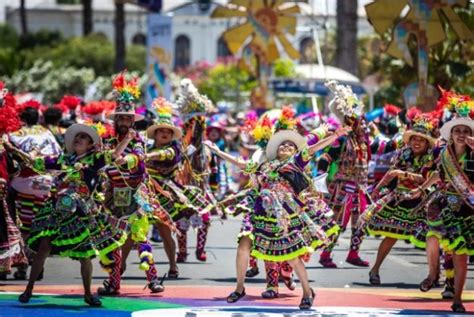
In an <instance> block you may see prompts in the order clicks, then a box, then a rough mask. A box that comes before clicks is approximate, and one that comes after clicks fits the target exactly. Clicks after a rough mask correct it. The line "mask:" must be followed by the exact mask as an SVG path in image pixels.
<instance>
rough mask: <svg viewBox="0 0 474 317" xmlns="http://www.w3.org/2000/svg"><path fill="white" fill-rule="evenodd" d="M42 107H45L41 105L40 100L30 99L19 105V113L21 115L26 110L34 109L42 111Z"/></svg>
mask: <svg viewBox="0 0 474 317" xmlns="http://www.w3.org/2000/svg"><path fill="white" fill-rule="evenodd" d="M42 107H43V105H42V104H41V102H39V101H38V100H34V99H30V100H28V101H25V102H23V103H21V104H19V105H18V112H19V113H21V112H22V111H24V110H25V109H26V108H33V109H36V110H38V111H40V110H41V108H42Z"/></svg>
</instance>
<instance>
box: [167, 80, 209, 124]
mask: <svg viewBox="0 0 474 317" xmlns="http://www.w3.org/2000/svg"><path fill="white" fill-rule="evenodd" d="M180 87H181V93H180V94H179V95H178V98H177V101H176V107H177V110H178V111H179V113H180V115H181V116H182V117H183V120H184V121H188V120H189V119H191V118H192V117H195V116H205V115H206V114H207V113H210V112H213V111H215V109H214V106H213V105H212V102H211V101H210V100H209V99H208V98H207V97H206V96H204V95H201V94H200V93H199V91H198V90H197V88H196V87H195V86H194V85H193V83H192V81H191V80H190V79H188V78H185V79H183V80H182V81H181V84H180Z"/></svg>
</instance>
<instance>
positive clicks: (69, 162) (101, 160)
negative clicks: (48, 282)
mask: <svg viewBox="0 0 474 317" xmlns="http://www.w3.org/2000/svg"><path fill="white" fill-rule="evenodd" d="M96 129H100V127H96V128H93V127H91V126H87V125H83V124H74V125H72V126H70V127H69V128H68V129H67V131H66V133H65V145H66V152H67V154H66V155H64V156H60V157H45V158H38V159H36V160H34V161H33V160H32V163H33V167H34V168H35V169H36V170H38V171H45V170H59V171H60V174H59V175H58V176H57V177H56V182H57V184H56V189H57V193H56V195H55V196H54V197H51V198H50V199H49V200H48V201H47V204H46V206H45V207H44V208H43V209H41V210H40V212H39V213H38V215H37V216H36V217H35V219H34V221H33V224H32V229H31V235H30V238H29V239H28V245H29V246H30V248H32V249H33V250H35V251H37V253H36V255H35V258H34V262H33V265H32V268H31V273H30V279H29V282H28V285H27V287H26V290H25V291H24V292H23V293H22V294H21V295H20V297H19V301H20V302H22V303H27V302H28V301H29V300H30V298H31V296H32V294H33V287H34V284H35V281H36V279H37V277H38V275H39V274H40V272H41V270H42V269H43V266H44V262H45V260H46V258H47V257H48V256H49V254H51V253H52V254H59V255H60V256H64V257H70V258H72V259H77V260H79V261H80V262H81V276H82V283H83V286H84V301H85V302H86V303H87V304H89V305H90V306H101V305H102V303H101V301H100V300H99V299H98V298H97V297H95V296H93V295H92V293H91V279H92V262H91V258H93V257H94V256H97V255H98V256H99V257H100V259H101V261H102V262H104V261H105V262H108V263H109V262H110V260H109V259H108V257H107V254H108V253H110V252H111V251H113V250H115V249H117V248H120V246H121V245H122V244H123V243H124V242H125V240H126V238H127V235H126V234H125V232H124V231H123V230H121V229H118V228H115V227H112V226H111V225H110V224H108V223H107V221H105V219H104V218H103V214H101V212H100V209H99V208H98V206H97V204H96V202H95V200H94V198H96V195H97V192H96V187H97V185H98V184H99V179H98V178H99V176H98V175H99V170H100V169H101V168H103V167H104V166H105V165H106V164H107V163H110V160H111V158H112V157H118V156H119V153H114V154H111V153H108V152H101V151H100V150H98V147H99V146H100V143H101V142H100V137H99V134H98V133H97V131H96Z"/></svg>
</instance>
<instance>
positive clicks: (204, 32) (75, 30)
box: [2, 0, 373, 66]
mask: <svg viewBox="0 0 474 317" xmlns="http://www.w3.org/2000/svg"><path fill="white" fill-rule="evenodd" d="M2 1H4V0H2ZM57 2H58V1H56V0H28V1H26V4H27V17H28V30H29V31H32V32H35V31H38V30H40V29H50V30H58V31H61V32H62V33H63V35H64V36H66V37H71V36H80V35H82V6H81V5H80V4H58V3H57ZM59 2H61V1H59ZM226 2H227V1H225V0H220V1H211V3H210V5H208V6H200V5H199V4H198V3H197V1H183V0H163V14H169V15H172V16H173V24H172V38H173V41H174V43H173V47H174V65H177V66H186V65H189V64H193V63H195V62H197V61H202V60H206V61H208V62H211V63H213V62H215V61H216V60H217V59H218V57H219V56H225V55H227V54H228V52H227V48H226V46H225V44H224V43H223V42H222V41H221V40H220V37H221V35H222V33H223V32H224V31H225V30H226V29H227V28H228V27H230V26H232V25H235V24H236V23H239V21H238V20H236V19H230V20H228V19H211V18H210V15H211V13H212V11H213V10H214V8H215V7H216V6H219V5H221V4H225V3H226ZM367 2H370V1H369V0H363V1H359V16H360V18H359V25H358V27H359V29H358V34H359V36H360V35H363V34H369V33H372V32H373V29H372V27H371V26H370V24H369V23H368V22H367V20H366V18H365V15H364V10H363V5H364V4H365V3H367ZM92 3H93V24H94V25H93V29H94V32H99V33H103V34H104V35H105V36H106V37H107V38H108V39H109V40H111V41H113V39H114V3H113V1H112V0H102V1H98V0H94V1H93V2H92ZM310 3H311V5H307V4H301V7H302V14H301V15H300V16H299V19H298V27H297V34H296V35H295V36H294V37H290V40H291V42H292V43H293V45H294V46H295V47H296V48H297V49H299V50H300V52H304V51H307V50H305V47H307V45H314V44H313V43H314V42H313V39H312V34H311V29H312V28H313V29H316V30H318V34H319V38H320V39H321V42H324V36H325V35H327V34H328V33H331V32H335V3H336V1H335V0H332V1H329V2H327V1H324V0H314V1H310ZM326 3H329V5H330V7H329V8H326V7H325V4H326ZM5 9H6V10H5V17H6V22H7V23H8V24H10V25H13V26H14V27H15V28H16V29H17V30H18V31H20V16H19V9H18V7H9V6H8V5H7V6H6V7H5ZM125 11H126V29H125V38H126V42H127V43H128V44H130V43H136V44H145V42H146V33H147V30H146V25H147V23H146V19H147V11H146V10H144V9H142V8H140V7H138V6H135V5H131V4H126V5H125ZM318 25H319V26H318ZM323 25H325V26H326V29H327V30H328V31H327V32H324V31H323V30H322V26H323ZM307 59H308V56H307V54H306V55H305V54H302V62H308V60H307Z"/></svg>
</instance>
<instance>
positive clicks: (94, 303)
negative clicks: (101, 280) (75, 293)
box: [84, 296, 102, 307]
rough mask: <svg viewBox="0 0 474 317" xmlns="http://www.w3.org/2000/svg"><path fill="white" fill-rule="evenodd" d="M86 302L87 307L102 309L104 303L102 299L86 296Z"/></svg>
mask: <svg viewBox="0 0 474 317" xmlns="http://www.w3.org/2000/svg"><path fill="white" fill-rule="evenodd" d="M84 302H86V304H87V305H89V306H91V307H101V306H102V302H101V301H100V299H99V298H98V297H94V296H88V297H86V296H84Z"/></svg>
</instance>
